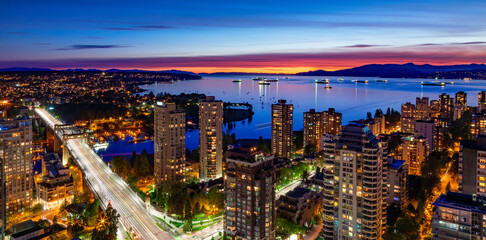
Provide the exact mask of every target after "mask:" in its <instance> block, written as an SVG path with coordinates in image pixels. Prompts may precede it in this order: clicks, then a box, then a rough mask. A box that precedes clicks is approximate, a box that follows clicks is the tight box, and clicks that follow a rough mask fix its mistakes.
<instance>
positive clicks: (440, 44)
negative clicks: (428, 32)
mask: <svg viewBox="0 0 486 240" xmlns="http://www.w3.org/2000/svg"><path fill="white" fill-rule="evenodd" d="M478 44H486V42H480V41H476V42H452V43H422V44H417V45H414V46H450V45H478Z"/></svg>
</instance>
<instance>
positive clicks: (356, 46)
mask: <svg viewBox="0 0 486 240" xmlns="http://www.w3.org/2000/svg"><path fill="white" fill-rule="evenodd" d="M388 46H391V45H370V44H355V45H349V46H343V47H345V48H372V47H388Z"/></svg>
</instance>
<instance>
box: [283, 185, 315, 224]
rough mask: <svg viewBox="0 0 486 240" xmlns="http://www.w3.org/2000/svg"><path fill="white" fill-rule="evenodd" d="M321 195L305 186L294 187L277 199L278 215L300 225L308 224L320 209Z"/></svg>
mask: <svg viewBox="0 0 486 240" xmlns="http://www.w3.org/2000/svg"><path fill="white" fill-rule="evenodd" d="M322 200H323V198H322V196H320V195H319V194H318V193H316V192H314V191H312V190H310V189H307V188H301V187H298V188H295V189H294V190H292V191H290V192H288V193H287V194H285V195H284V196H282V197H281V198H280V200H279V206H278V210H277V211H278V215H279V216H280V217H283V218H287V219H289V220H291V221H293V222H295V223H297V224H299V225H301V226H310V224H311V221H312V219H313V218H314V216H316V215H318V214H319V213H320V211H321V209H322Z"/></svg>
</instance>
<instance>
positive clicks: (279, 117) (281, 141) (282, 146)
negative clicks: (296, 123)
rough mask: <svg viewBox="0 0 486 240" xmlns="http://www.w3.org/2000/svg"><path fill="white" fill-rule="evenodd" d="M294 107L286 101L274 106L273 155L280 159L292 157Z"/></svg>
mask: <svg viewBox="0 0 486 240" xmlns="http://www.w3.org/2000/svg"><path fill="white" fill-rule="evenodd" d="M293 115H294V107H293V105H292V104H287V101H286V100H278V103H276V104H272V154H273V155H274V156H275V157H279V158H289V159H290V158H291V157H292V144H293V140H294V137H293Z"/></svg>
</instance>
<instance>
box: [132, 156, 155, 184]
mask: <svg viewBox="0 0 486 240" xmlns="http://www.w3.org/2000/svg"><path fill="white" fill-rule="evenodd" d="M133 170H134V173H135V175H136V176H137V177H138V178H146V177H148V176H150V174H151V169H150V164H149V162H148V153H147V151H146V150H145V149H144V150H143V152H142V154H141V155H140V156H137V157H136V159H135V162H134V163H133Z"/></svg>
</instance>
